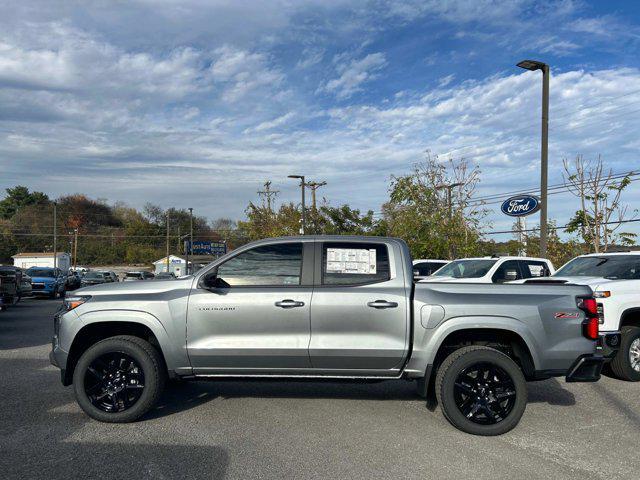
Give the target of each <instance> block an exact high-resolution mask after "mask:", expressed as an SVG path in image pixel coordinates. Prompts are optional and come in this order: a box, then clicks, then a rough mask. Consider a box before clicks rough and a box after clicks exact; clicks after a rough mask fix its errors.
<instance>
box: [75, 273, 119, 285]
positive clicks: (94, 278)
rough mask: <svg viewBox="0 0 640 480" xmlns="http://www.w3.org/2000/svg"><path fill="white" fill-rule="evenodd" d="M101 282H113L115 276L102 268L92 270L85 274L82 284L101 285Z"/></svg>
mask: <svg viewBox="0 0 640 480" xmlns="http://www.w3.org/2000/svg"><path fill="white" fill-rule="evenodd" d="M101 283H113V278H111V275H110V274H109V272H103V271H101V270H90V271H88V272H87V273H85V274H84V277H82V279H81V286H82V287H86V286H88V285H99V284H101Z"/></svg>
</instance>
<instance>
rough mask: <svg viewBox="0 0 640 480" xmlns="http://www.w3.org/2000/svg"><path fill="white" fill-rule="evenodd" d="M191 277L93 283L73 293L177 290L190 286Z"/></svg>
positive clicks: (103, 293)
mask: <svg viewBox="0 0 640 480" xmlns="http://www.w3.org/2000/svg"><path fill="white" fill-rule="evenodd" d="M191 282H192V277H187V278H185V279H184V280H176V279H172V280H155V281H153V282H149V281H146V282H109V283H97V284H95V285H87V286H86V287H82V288H80V289H78V290H74V292H73V294H74V295H75V294H79V295H121V294H122V295H127V294H145V293H161V292H166V291H167V290H177V289H182V288H191Z"/></svg>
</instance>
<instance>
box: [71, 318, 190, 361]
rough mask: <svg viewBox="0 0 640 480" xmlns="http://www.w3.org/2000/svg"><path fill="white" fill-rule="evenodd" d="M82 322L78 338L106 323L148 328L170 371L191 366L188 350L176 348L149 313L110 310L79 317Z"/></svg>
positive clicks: (162, 327)
mask: <svg viewBox="0 0 640 480" xmlns="http://www.w3.org/2000/svg"><path fill="white" fill-rule="evenodd" d="M79 318H80V321H81V322H82V328H81V329H80V330H79V331H78V333H77V334H76V337H77V336H78V335H79V334H80V333H81V332H82V330H84V329H85V328H87V327H88V326H90V325H94V324H97V323H104V322H123V323H136V324H139V325H143V326H145V327H147V328H148V329H149V330H150V331H151V332H152V333H153V335H154V336H155V337H156V339H157V340H158V344H159V345H160V353H161V354H162V356H163V357H164V361H165V363H166V365H167V369H168V370H169V371H171V370H174V369H175V368H177V367H184V366H190V363H189V360H188V358H187V356H186V349H179V348H176V344H174V342H172V341H171V337H170V336H169V333H168V332H167V330H166V328H165V326H164V325H163V324H162V322H161V321H160V320H159V319H158V318H157V317H156V316H154V315H152V314H150V313H149V312H145V311H142V310H130V309H126V310H125V309H108V310H94V311H90V312H87V313H83V314H82V315H80V316H79Z"/></svg>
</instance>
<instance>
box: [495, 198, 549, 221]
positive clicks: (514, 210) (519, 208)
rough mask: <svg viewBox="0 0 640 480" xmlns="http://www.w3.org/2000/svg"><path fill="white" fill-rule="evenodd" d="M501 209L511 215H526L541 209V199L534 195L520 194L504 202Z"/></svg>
mask: <svg viewBox="0 0 640 480" xmlns="http://www.w3.org/2000/svg"><path fill="white" fill-rule="evenodd" d="M500 210H502V213H504V214H505V215H509V216H510V217H526V216H527V215H531V214H532V213H536V212H537V211H538V210H540V199H539V198H538V197H536V196H534V195H518V196H516V197H511V198H508V199H507V200H505V201H504V202H502V207H501V208H500Z"/></svg>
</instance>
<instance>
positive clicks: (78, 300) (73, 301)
mask: <svg viewBox="0 0 640 480" xmlns="http://www.w3.org/2000/svg"><path fill="white" fill-rule="evenodd" d="M90 298H91V297H90V296H89V295H85V296H83V297H81V296H73V297H65V298H64V302H63V303H62V304H63V305H64V308H65V310H66V311H67V312H68V311H69V310H73V309H74V308H78V307H79V306H80V305H82V304H83V303H86V302H88V301H89V299H90Z"/></svg>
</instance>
